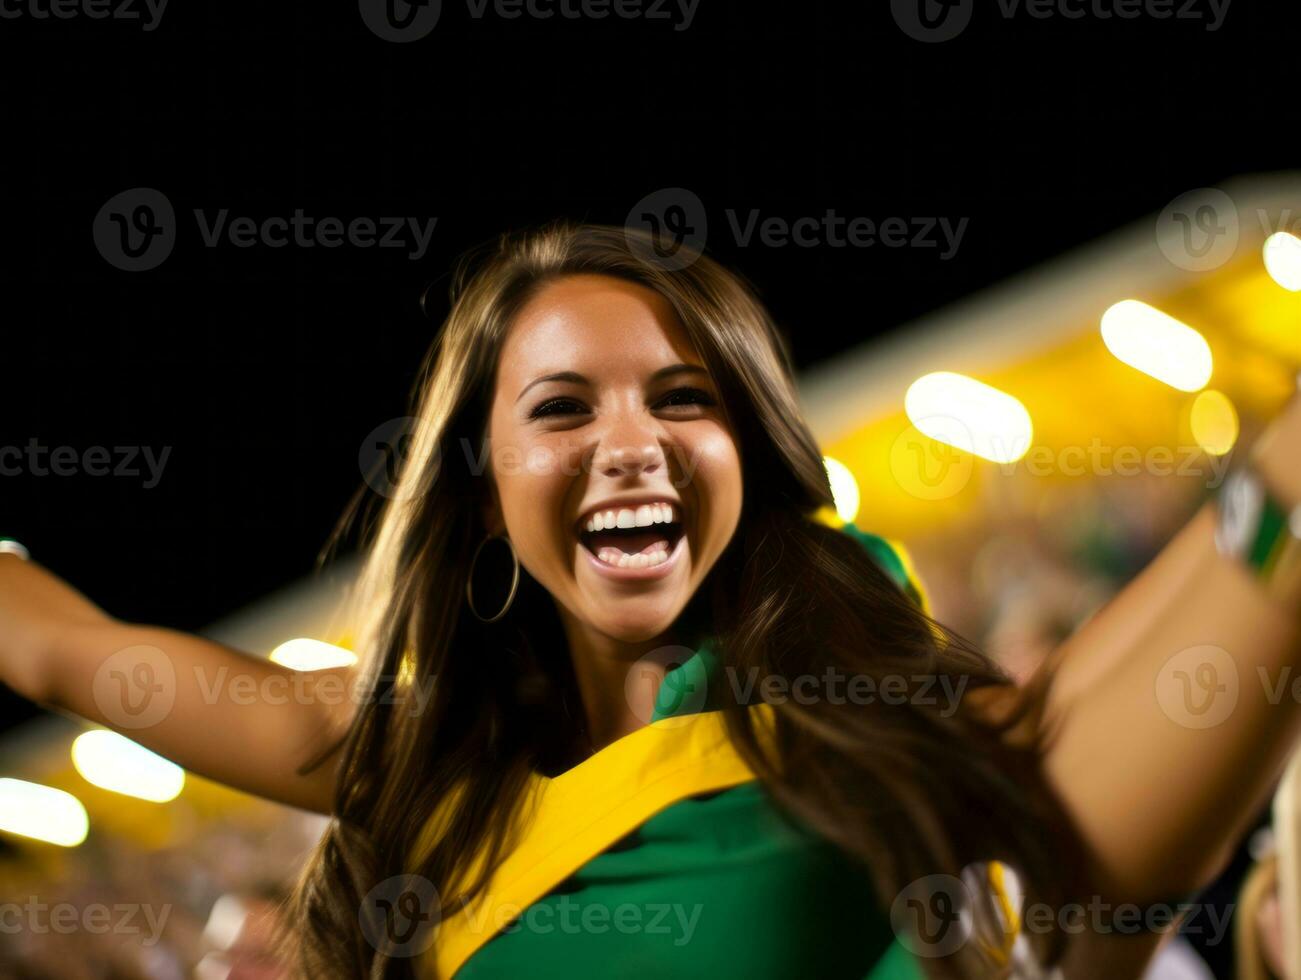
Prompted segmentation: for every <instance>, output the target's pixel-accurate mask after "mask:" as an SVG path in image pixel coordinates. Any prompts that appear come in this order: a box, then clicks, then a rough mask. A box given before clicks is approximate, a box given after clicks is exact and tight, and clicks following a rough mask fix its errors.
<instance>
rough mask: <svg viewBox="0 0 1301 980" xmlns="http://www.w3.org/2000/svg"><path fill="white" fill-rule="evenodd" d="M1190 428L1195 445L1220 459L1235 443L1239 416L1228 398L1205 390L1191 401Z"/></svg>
mask: <svg viewBox="0 0 1301 980" xmlns="http://www.w3.org/2000/svg"><path fill="white" fill-rule="evenodd" d="M1188 421H1189V424H1190V425H1191V427H1192V430H1193V438H1194V439H1196V440H1197V445H1199V446H1201V447H1202V448H1203V449H1204V450H1206V451H1207V452H1208V453H1210V454H1211V455H1212V456H1223V455H1224V454H1225V453H1227V452H1228V451H1229V450H1230V449H1232V448H1233V445H1234V443H1236V442H1237V441H1238V412H1237V410H1236V409H1235V408H1234V407H1233V402H1231V401H1229V398H1228V396H1227V395H1225V394H1224V393H1223V392H1220V391H1216V390H1215V389H1214V388H1208V389H1206V390H1205V391H1203V392H1202V393H1201V394H1199V395H1198V396H1197V397H1196V398H1195V399H1194V400H1193V407H1192V411H1191V413H1190V414H1189V419H1188Z"/></svg>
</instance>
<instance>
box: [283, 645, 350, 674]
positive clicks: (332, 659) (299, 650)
mask: <svg viewBox="0 0 1301 980" xmlns="http://www.w3.org/2000/svg"><path fill="white" fill-rule="evenodd" d="M270 659H271V661H272V662H273V663H277V664H280V665H281V666H282V667H289V668H290V669H292V670H325V669H327V668H329V667H351V666H352V665H353V664H355V663H356V662H357V655H356V654H355V653H353V652H352V651H351V650H345V649H344V648H343V647H339V646H335V645H334V644H333V643H326V642H325V641H324V640H313V639H309V638H308V637H298V638H297V639H293V640H286V641H285V642H284V643H282V644H280V645H279V646H278V647H276V648H275V649H274V650H272V651H271V657H270Z"/></svg>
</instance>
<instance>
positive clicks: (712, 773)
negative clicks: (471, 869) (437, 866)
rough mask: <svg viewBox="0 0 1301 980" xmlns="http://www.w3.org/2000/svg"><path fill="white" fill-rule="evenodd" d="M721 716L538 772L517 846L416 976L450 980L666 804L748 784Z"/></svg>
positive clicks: (681, 723)
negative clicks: (552, 773)
mask: <svg viewBox="0 0 1301 980" xmlns="http://www.w3.org/2000/svg"><path fill="white" fill-rule="evenodd" d="M753 710H757V711H764V712H771V711H772V708H771V706H770V705H766V704H758V705H755V706H754V709H753ZM723 718H724V716H723V712H721V711H705V712H700V713H697V714H690V715H682V716H679V717H670V718H662V719H660V720H659V721H656V722H652V723H651V724H649V725H646V726H645V727H643V728H639V729H637V730H636V731H634V732H631V733H630V734H628V735H625V736H623V737H622V738H620V739H617V740H615V741H614V742H611V743H610V744H609V745H607V746H606V747H605V748H603V749H601V750H600V751H599V752H597V753H596V754H595V755H593V756H592V757H591V758H589V759H586V760H584V761H583V762H581V763H579V764H578V765H577V766H575V767H574V768H572V769H570V770H568V771H567V772H564V773H561V774H560V775H559V776H556V777H554V778H548V777H546V776H534V777H533V785H532V786H531V787H530V796H531V801H530V802H531V813H530V819H529V823H528V825H527V829H526V830H525V833H524V835H523V837H522V839H521V841H520V843H519V846H518V847H516V849H515V850H514V851H512V852H511V853H510V854H509V855H508V856H507V857H506V858H505V859H504V860H503V861H502V862H501V864H500V865H499V866H498V868H497V870H496V871H495V872H494V874H493V876H492V878H491V880H490V882H489V885H488V887H487V888H486V890H485V891H484V892H483V893H481V894H480V895H479V896H478V897H477V898H476V899H475V900H474V901H472V902H470V903H468V904H467V906H466V907H465V908H463V909H455V910H452V909H447V910H444V914H445V916H446V917H445V918H444V919H443V921H442V922H441V923H439V925H438V928H437V933H436V937H435V941H434V945H433V946H432V947H431V948H430V949H429V950H428V951H427V952H426V953H425V954H424V956H423V957H422V959H421V967H422V972H423V973H424V974H425V975H426V976H437V977H439V978H442V980H448V978H450V977H452V976H453V975H454V974H455V973H456V971H457V970H458V969H460V968H461V966H462V965H463V964H464V963H465V961H466V960H468V959H469V958H470V957H471V956H472V955H473V954H474V953H475V952H476V951H477V950H478V949H479V947H481V946H483V944H484V943H486V942H488V940H489V939H491V938H492V937H493V936H494V935H496V933H497V932H498V931H500V930H501V929H502V928H503V927H504V926H506V925H508V924H509V923H510V921H511V920H512V919H513V918H515V916H517V915H519V914H520V913H522V912H523V911H524V910H525V909H526V908H527V907H528V906H529V905H530V904H532V903H533V902H535V901H537V900H538V899H539V898H542V897H543V896H544V895H546V894H547V893H548V892H549V891H551V889H552V888H554V887H555V886H556V885H558V884H560V883H561V882H562V881H564V880H565V879H566V878H568V877H569V876H570V875H571V874H573V873H574V872H575V871H577V870H578V869H579V868H581V867H582V866H583V865H584V864H586V863H587V862H588V861H590V860H592V859H593V858H594V857H596V856H597V855H598V854H600V853H601V852H602V851H604V850H605V849H606V848H608V847H609V846H610V845H611V844H613V843H615V842H616V841H618V840H619V839H620V838H621V837H624V836H625V835H627V834H628V833H630V832H631V831H633V830H635V829H636V828H637V827H639V826H641V825H642V824H643V823H645V822H646V820H648V819H649V818H650V817H652V816H654V815H655V814H656V813H657V812H659V811H660V810H662V809H664V808H665V807H668V806H670V805H672V804H674V803H677V802H679V801H681V800H684V799H686V798H687V797H689V796H693V795H695V794H697V793H705V792H709V791H711V790H718V789H726V788H728V787H731V786H737V785H740V784H742V783H746V782H750V781H751V780H753V779H754V778H755V775H754V773H753V772H752V771H751V769H750V768H749V766H747V765H746V764H745V762H744V761H742V759H741V757H740V755H739V754H738V753H737V751H736V749H735V748H734V747H733V746H732V743H731V741H730V740H729V739H728V737H727V731H726V728H725V726H724V723H723ZM760 730H761V731H763V730H764V729H760Z"/></svg>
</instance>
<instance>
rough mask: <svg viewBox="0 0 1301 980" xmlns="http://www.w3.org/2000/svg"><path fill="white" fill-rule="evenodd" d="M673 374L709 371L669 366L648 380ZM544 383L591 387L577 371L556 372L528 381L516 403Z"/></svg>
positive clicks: (688, 365)
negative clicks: (563, 383) (556, 382)
mask: <svg viewBox="0 0 1301 980" xmlns="http://www.w3.org/2000/svg"><path fill="white" fill-rule="evenodd" d="M675 374H703V375H705V376H706V377H708V376H709V371H708V370H707V369H706V368H705V367H704V366H702V365H700V364H670V365H668V366H667V367H662V368H660V369H659V370H658V371H656V372H655V373H654V374H652V375H651V376H650V380H651V381H653V382H654V381H662V380H664V379H665V378H668V377H672V376H673V375H675ZM544 381H570V382H573V383H574V384H580V385H591V383H592V382H591V381H589V380H588V379H587V378H585V377H584V376H583V375H581V374H579V373H578V372H577V371H556V372H555V373H554V374H544V375H541V376H540V377H537V378H534V379H533V380H532V381H530V382H529V383H528V384H526V385H525V386H524V387H523V389H522V390H521V391H520V393H519V395H518V396H517V397H516V398H515V401H516V403H518V402H519V400H520V399H521V398H523V397H524V395H525V394H527V393H528V390H529V389H530V388H532V387H533V386H534V385H540V384H542V383H543V382H544Z"/></svg>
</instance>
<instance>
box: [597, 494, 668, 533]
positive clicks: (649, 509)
mask: <svg viewBox="0 0 1301 980" xmlns="http://www.w3.org/2000/svg"><path fill="white" fill-rule="evenodd" d="M675 520H677V515H676V514H675V513H674V508H673V505H672V504H670V503H668V502H666V501H659V500H657V501H655V502H654V503H650V504H641V505H639V506H638V507H637V508H636V509H635V510H634V509H632V508H629V507H623V508H621V509H619V510H603V511H597V512H596V513H594V514H593V515H592V516H591V517H589V518H588V519H587V520H586V521H585V522H584V524H583V529H584V530H586V531H588V532H589V533H590V532H592V531H608V530H610V528H613V527H650V525H652V524H672V523H673V522H674V521H675Z"/></svg>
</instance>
